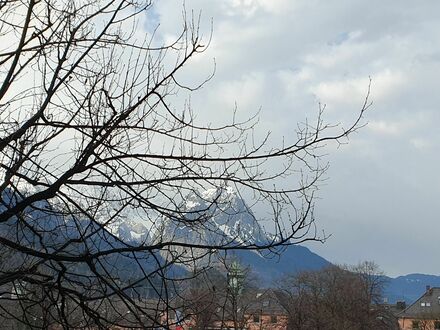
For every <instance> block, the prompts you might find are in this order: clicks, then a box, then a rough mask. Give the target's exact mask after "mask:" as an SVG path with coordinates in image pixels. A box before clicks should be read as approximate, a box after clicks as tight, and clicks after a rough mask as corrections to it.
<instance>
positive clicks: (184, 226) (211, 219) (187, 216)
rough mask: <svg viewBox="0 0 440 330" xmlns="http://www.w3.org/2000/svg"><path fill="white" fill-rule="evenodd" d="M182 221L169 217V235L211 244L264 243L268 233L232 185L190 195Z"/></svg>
mask: <svg viewBox="0 0 440 330" xmlns="http://www.w3.org/2000/svg"><path fill="white" fill-rule="evenodd" d="M183 214H184V217H183V219H181V221H179V220H177V221H176V219H173V220H171V219H168V220H167V221H166V223H165V228H164V229H165V236H166V237H173V238H174V239H178V240H186V239H191V240H192V241H193V242H194V241H195V242H199V243H201V244H207V245H223V244H226V245H237V244H243V243H246V244H260V245H261V244H264V242H265V241H267V237H266V235H265V234H264V232H263V230H262V229H261V227H260V225H259V223H258V221H257V219H256V218H255V216H254V214H253V213H252V211H251V210H250V209H249V208H248V207H247V205H246V203H245V202H244V200H243V199H242V198H241V197H240V195H239V194H238V193H237V192H236V191H235V190H234V189H232V188H231V187H227V188H225V189H220V188H219V189H216V188H212V189H208V190H206V191H203V192H202V193H200V194H196V193H193V194H192V195H190V196H188V198H187V199H186V201H185V203H184V205H183Z"/></svg>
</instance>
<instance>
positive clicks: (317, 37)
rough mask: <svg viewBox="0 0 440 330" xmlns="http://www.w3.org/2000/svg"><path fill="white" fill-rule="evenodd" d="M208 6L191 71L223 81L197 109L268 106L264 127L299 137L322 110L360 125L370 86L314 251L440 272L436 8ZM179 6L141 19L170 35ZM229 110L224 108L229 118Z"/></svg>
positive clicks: (274, 3)
mask: <svg viewBox="0 0 440 330" xmlns="http://www.w3.org/2000/svg"><path fill="white" fill-rule="evenodd" d="M185 6H186V8H187V11H191V10H193V9H194V10H195V12H196V13H198V11H199V10H201V11H202V20H201V30H202V33H203V34H204V35H205V36H206V37H208V36H209V34H210V21H211V18H212V20H213V36H212V43H211V45H210V48H209V50H208V51H207V52H206V53H205V54H203V55H202V57H199V58H197V59H196V60H195V62H196V65H195V66H194V65H193V66H191V67H190V69H188V70H186V71H185V75H184V77H185V79H188V81H190V80H192V79H201V78H202V77H204V75H207V74H209V72H210V70H211V69H212V65H213V64H212V63H213V58H215V62H216V75H215V77H214V79H213V80H212V81H210V82H209V83H208V84H207V85H206V86H205V87H204V89H202V90H201V91H199V92H197V93H195V94H193V95H192V103H193V107H194V110H195V111H196V112H197V111H200V112H203V111H205V112H207V111H209V113H210V114H211V115H212V116H214V117H216V116H217V117H221V116H223V114H224V115H225V116H226V115H227V116H228V118H230V113H231V112H230V110H231V109H232V108H233V107H234V104H235V103H236V104H237V106H238V109H239V113H240V114H241V115H243V116H246V115H247V114H252V113H255V111H257V110H258V109H259V108H261V119H262V129H270V130H274V131H276V132H277V133H278V134H280V135H288V134H291V133H292V127H293V126H295V123H296V122H297V121H298V120H302V119H304V117H305V116H306V115H307V116H312V115H313V114H316V110H317V108H318V102H322V103H325V104H326V105H327V113H326V118H327V119H328V120H329V121H331V122H339V121H342V122H344V121H347V120H349V119H350V118H354V116H355V115H356V111H357V110H358V109H359V108H360V107H361V105H362V102H363V99H364V97H365V94H366V91H367V87H368V80H369V77H371V79H372V94H371V100H372V101H373V103H374V104H373V107H372V109H371V111H369V113H368V114H367V118H366V120H367V121H368V126H367V127H365V128H364V129H362V130H361V131H359V133H358V134H356V135H354V136H352V137H351V139H350V143H349V145H346V146H344V147H342V148H340V149H339V150H337V151H335V152H332V153H331V155H330V156H329V157H328V160H329V161H330V163H331V168H330V170H329V172H328V177H329V180H328V181H327V182H326V185H325V186H323V187H322V188H321V190H320V197H321V199H320V200H319V201H318V204H317V212H316V213H317V217H318V226H319V227H320V228H321V229H325V231H326V232H327V233H331V234H332V236H331V238H330V239H329V240H328V241H327V242H326V243H325V244H323V245H321V244H319V243H315V244H311V245H309V247H310V248H311V249H312V250H313V251H315V252H317V253H318V254H320V255H321V256H323V257H325V258H327V259H328V260H330V261H332V262H337V263H356V262H358V261H361V260H374V261H376V262H377V263H378V264H379V265H380V266H381V268H382V269H383V270H384V271H385V272H386V273H387V274H388V275H391V276H395V275H402V274H407V273H414V272H421V273H430V274H437V275H440V258H438V245H439V243H440V237H439V234H440V223H439V208H440V201H439V197H440V174H439V172H438V168H439V162H440V152H439V151H440V148H439V147H440V128H439V123H440V111H439V104H440V89H439V87H440V85H439V79H440V19H439V13H440V1H436V0H432V1H404V0H401V1H382V0H377V1H375V0H369V1H365V0H364V1H357V0H337V1H324V0H321V1H317V0H270V1H268V0H219V1H214V0H209V1H206V0H186V1H185ZM181 17H182V2H181V1H178V0H176V1H174V0H166V1H160V2H159V1H158V2H157V4H156V5H155V6H154V15H153V16H150V17H149V19H148V20H147V22H145V24H144V25H145V28H146V29H150V28H151V27H152V26H154V25H155V24H156V23H158V22H160V28H159V32H158V35H159V37H161V38H163V39H164V40H171V39H172V37H173V35H175V34H176V33H177V32H178V31H179V28H180V27H181V25H182V18H181ZM225 109H228V111H225Z"/></svg>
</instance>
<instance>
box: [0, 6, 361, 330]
mask: <svg viewBox="0 0 440 330" xmlns="http://www.w3.org/2000/svg"><path fill="white" fill-rule="evenodd" d="M150 8H151V3H150V2H148V1H136V0H130V1H129V0H96V1H90V0H72V1H61V0H39V1H36V0H29V1H19V0H7V1H0V45H1V50H0V157H1V161H0V168H1V171H0V180H1V181H0V197H1V204H0V256H1V258H2V260H1V266H0V287H1V290H2V292H4V293H5V294H4V295H2V297H1V298H0V299H1V300H2V301H5V303H3V302H2V303H1V304H0V309H1V311H2V317H3V318H4V319H10V320H18V321H19V322H22V323H23V324H25V325H27V326H30V327H32V328H44V329H46V328H48V327H51V326H54V325H60V326H62V327H63V328H66V329H67V328H86V327H97V328H108V327H110V326H112V325H119V326H131V327H139V328H149V327H154V326H158V325H164V324H165V326H166V325H169V322H170V321H169V320H168V319H167V318H166V317H164V315H167V314H166V313H165V314H164V313H162V314H161V313H158V312H157V310H158V308H159V307H158V306H161V307H160V308H165V307H167V306H168V307H169V306H171V305H172V304H170V300H171V299H172V298H173V294H175V292H178V290H177V288H178V287H179V284H180V283H181V281H184V280H185V279H186V277H190V276H192V275H188V274H186V273H184V272H182V271H179V269H178V268H176V267H175V265H176V264H188V263H191V262H194V261H195V259H199V258H202V257H203V256H209V255H211V254H213V253H215V252H216V251H227V250H233V249H260V250H261V249H272V250H273V249H276V248H277V247H283V246H285V245H289V244H296V243H300V242H304V241H307V240H316V239H322V238H323V237H318V236H317V234H316V229H315V227H314V217H313V206H314V193H315V191H316V188H317V185H318V183H319V181H320V179H321V178H322V175H323V174H324V172H325V170H326V168H327V164H326V163H325V162H321V161H320V159H321V155H320V149H319V148H321V147H322V146H324V145H325V144H326V143H329V142H332V141H333V142H335V143H344V142H345V140H344V139H345V138H346V137H347V136H348V135H349V134H350V133H352V132H354V131H355V130H357V129H358V128H359V127H360V125H361V119H362V116H363V114H364V112H365V111H366V109H367V108H368V106H369V101H368V95H367V98H366V99H365V103H364V104H363V105H362V106H361V109H360V110H359V112H358V113H357V115H355V116H354V119H353V122H352V123H351V124H350V125H346V126H345V127H346V128H345V129H343V128H342V127H339V126H332V125H329V124H327V123H325V122H324V120H323V118H322V114H323V109H320V110H319V113H318V116H317V118H316V121H314V123H311V122H309V121H306V122H305V123H304V124H302V125H299V126H298V129H297V131H296V135H295V136H293V137H292V136H289V137H286V139H285V140H284V141H283V142H279V143H277V141H273V140H271V139H270V136H269V135H267V136H265V137H263V138H262V139H261V140H260V141H259V142H258V139H257V137H254V136H253V134H252V132H253V131H254V129H255V127H256V125H257V119H256V118H251V119H249V120H247V121H244V122H238V121H236V120H235V116H233V118H232V120H231V122H230V124H228V125H224V126H216V125H215V124H212V123H200V122H198V121H197V120H196V118H195V112H194V111H193V110H192V109H191V108H190V107H189V106H186V107H184V108H182V109H176V108H174V107H173V105H172V104H171V100H172V99H173V98H172V97H173V95H175V94H176V93H177V92H178V91H183V92H185V91H191V90H194V89H198V88H199V87H200V86H201V85H198V86H186V85H185V84H184V83H183V82H182V81H181V80H179V77H178V75H177V73H178V72H179V71H180V70H181V69H182V68H183V67H184V66H187V65H189V64H190V62H191V59H192V58H193V57H194V56H196V55H199V54H200V53H203V52H204V51H205V49H206V47H207V45H208V44H209V40H210V34H208V36H207V37H206V38H203V36H202V35H201V34H200V32H199V27H198V20H199V18H198V17H194V16H191V17H187V16H186V13H185V12H184V13H183V16H182V29H181V31H180V32H179V33H178V34H177V35H178V37H177V38H176V40H175V41H173V42H171V43H170V44H159V43H158V41H157V40H156V39H155V34H154V31H153V32H152V33H151V34H150V35H142V36H139V34H138V33H137V29H138V26H137V24H139V19H142V18H144V17H146V16H145V15H147V13H148V11H149V9H150ZM209 78H210V77H208V79H209ZM202 84H203V82H202ZM285 178H289V180H279V179H285ZM280 182H281V184H280ZM287 182H288V184H286V183H287ZM227 187H235V189H236V190H237V191H239V192H240V193H243V194H245V195H248V196H252V199H253V201H254V203H255V204H258V203H265V204H266V205H267V206H268V209H271V210H272V211H273V212H272V215H271V216H270V217H268V218H267V219H265V220H270V221H271V223H272V225H271V226H270V227H271V236H270V239H267V240H266V241H260V243H258V244H256V243H255V242H251V243H249V242H246V241H240V240H233V239H221V240H219V241H214V242H212V241H203V240H200V241H193V242H190V243H188V242H182V241H180V240H176V239H174V237H173V236H172V235H171V236H166V235H162V234H161V229H162V228H163V227H162V224H163V223H164V222H172V223H174V224H177V225H178V226H191V227H192V228H194V230H199V229H200V228H205V229H207V230H211V231H212V227H209V226H208V225H207V223H208V222H209V219H210V215H212V213H210V212H208V211H210V210H212V208H213V207H216V206H218V204H219V203H227V201H226V202H225V201H222V200H221V198H220V197H218V196H220V195H221V194H219V195H217V196H216V197H214V198H213V199H211V200H209V201H207V203H208V206H207V207H206V209H205V210H198V211H197V212H188V211H187V209H185V208H184V203H183V201H184V200H185V198H186V197H187V196H188V195H189V194H195V195H200V193H199V192H200V191H201V190H203V189H207V188H214V189H217V190H218V191H222V190H223V189H227ZM200 197H201V198H203V196H200ZM203 211H206V212H203ZM133 217H136V218H139V219H142V220H143V221H145V222H148V223H149V224H150V226H151V233H150V238H147V237H146V238H145V239H142V240H141V241H136V242H134V241H126V240H123V239H121V238H120V236H119V235H118V234H117V232H115V230H116V231H117V228H118V226H119V225H120V224H121V223H124V222H125V221H128V220H130V219H132V218H133ZM115 228H116V229H115ZM153 232H154V234H153ZM153 236H154V239H153ZM164 251H168V254H167V257H166V258H164V257H163V255H164V254H163V253H162V252H164ZM196 252H197V253H196ZM17 287H20V288H21V289H20V290H21V291H20V293H19V294H16V292H15V289H14V288H17ZM14 292H15V293H14ZM148 297H150V298H151V297H154V299H155V300H157V305H156V306H155V305H154V303H152V302H151V301H146V299H147V298H148ZM164 306H165V307H164ZM5 322H6V321H5Z"/></svg>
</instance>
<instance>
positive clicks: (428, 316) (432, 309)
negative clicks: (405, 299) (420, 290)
mask: <svg viewBox="0 0 440 330" xmlns="http://www.w3.org/2000/svg"><path fill="white" fill-rule="evenodd" d="M397 317H398V322H399V327H400V329H402V330H440V287H435V288H430V287H429V286H427V287H426V291H425V293H424V294H423V295H422V296H421V297H420V298H419V299H417V300H416V301H415V302H414V303H413V304H411V305H409V306H408V307H407V308H405V309H404V310H403V311H402V312H400V313H399V314H398V315H397Z"/></svg>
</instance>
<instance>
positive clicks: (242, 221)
mask: <svg viewBox="0 0 440 330" xmlns="http://www.w3.org/2000/svg"><path fill="white" fill-rule="evenodd" d="M157 239H161V240H165V241H173V242H183V243H192V244H201V245H208V246H213V247H214V246H219V245H223V246H239V245H260V246H261V245H265V243H267V242H268V241H270V239H271V236H270V234H268V233H265V231H264V230H263V229H262V228H261V226H260V224H259V222H258V220H257V218H256V216H255V215H254V214H253V213H252V211H251V210H250V209H249V207H248V206H247V204H246V202H245V201H244V200H243V198H242V197H241V196H240V194H239V193H237V192H236V191H235V190H234V189H232V188H231V187H227V188H223V189H209V190H206V191H203V192H201V193H194V194H192V195H190V196H189V197H188V198H187V199H186V200H185V202H184V205H183V213H182V215H181V216H180V217H176V219H167V220H166V221H165V222H164V226H163V230H162V231H161V232H160V235H158V236H157ZM175 251H176V252H178V253H179V254H185V253H188V254H189V256H188V260H191V259H192V258H191V257H194V256H195V257H196V259H197V258H200V259H199V260H197V266H200V265H206V264H207V263H208V262H210V263H211V264H212V263H213V262H214V263H215V258H212V255H211V254H208V255H207V256H205V257H202V256H203V255H204V254H205V251H206V250H202V249H200V250H197V249H192V250H188V251H187V250H185V249H184V248H176V249H175ZM231 254H232V255H234V256H235V258H238V259H239V261H240V263H242V264H243V265H245V266H250V267H251V268H252V270H253V271H254V272H255V273H256V274H257V275H258V276H259V277H260V279H261V280H262V282H263V284H266V285H269V284H271V282H272V281H273V280H274V279H276V278H278V277H280V276H281V275H282V274H284V273H292V272H296V271H301V270H311V269H319V268H322V267H324V266H326V265H329V264H330V263H329V262H328V261H327V260H325V259H324V258H321V257H320V256H318V255H316V254H314V253H312V252H311V251H310V250H309V249H307V248H305V247H302V246H296V245H293V246H288V247H286V248H285V249H284V251H282V253H281V254H280V255H279V256H275V257H274V255H271V256H270V257H269V258H267V256H266V257H265V256H263V254H262V253H261V252H260V251H257V250H236V251H234V250H232V251H231V252H229V255H231ZM266 254H267V253H266ZM165 257H166V256H165ZM183 264H185V262H183ZM193 265H194V264H193V263H188V264H187V266H190V267H191V266H193Z"/></svg>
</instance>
